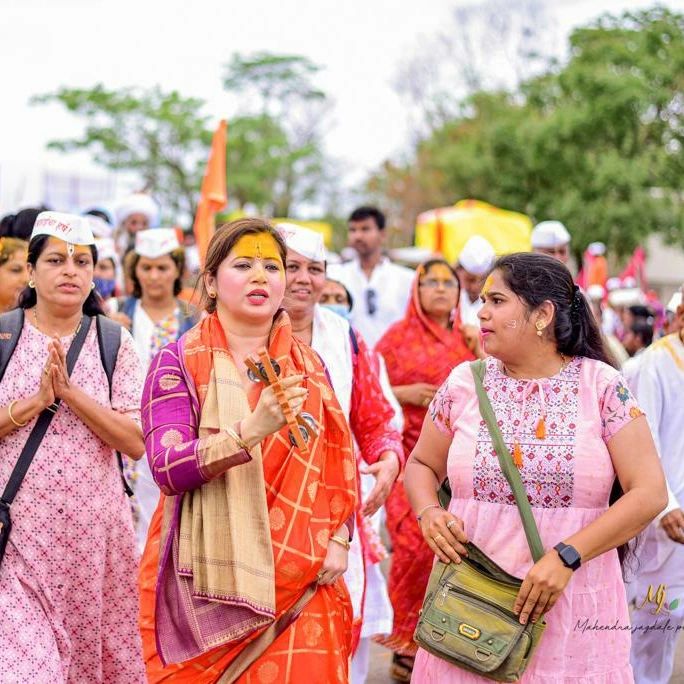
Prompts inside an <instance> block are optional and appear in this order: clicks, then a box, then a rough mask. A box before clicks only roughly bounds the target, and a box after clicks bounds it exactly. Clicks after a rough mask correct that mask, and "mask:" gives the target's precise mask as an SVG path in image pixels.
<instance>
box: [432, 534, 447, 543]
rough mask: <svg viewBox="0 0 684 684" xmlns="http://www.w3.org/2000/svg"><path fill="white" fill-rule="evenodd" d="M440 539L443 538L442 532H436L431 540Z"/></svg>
mask: <svg viewBox="0 0 684 684" xmlns="http://www.w3.org/2000/svg"><path fill="white" fill-rule="evenodd" d="M440 539H444V535H443V534H436V535H435V536H434V537H433V538H432V541H434V542H436V541H439V540H440Z"/></svg>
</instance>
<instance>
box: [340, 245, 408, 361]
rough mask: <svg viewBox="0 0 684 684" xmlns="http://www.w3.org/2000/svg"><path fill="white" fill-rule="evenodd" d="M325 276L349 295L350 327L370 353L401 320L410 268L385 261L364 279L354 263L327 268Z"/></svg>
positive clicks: (358, 265)
mask: <svg viewBox="0 0 684 684" xmlns="http://www.w3.org/2000/svg"><path fill="white" fill-rule="evenodd" d="M327 274H328V277H329V278H333V279H334V280H339V281H340V282H341V283H343V284H344V286H345V287H346V288H347V289H348V290H349V292H351V295H352V297H353V298H354V306H353V308H352V312H351V323H352V325H353V326H354V328H355V329H356V330H358V331H359V332H360V333H361V334H362V335H363V339H364V340H365V341H366V344H367V345H368V346H369V347H370V348H371V349H372V348H373V347H375V345H376V344H377V343H378V340H379V339H380V338H381V337H382V336H383V335H384V334H385V331H386V330H387V328H389V327H390V325H392V323H396V321H398V320H400V319H402V318H403V317H404V314H405V313H406V306H407V305H408V301H409V297H410V296H411V286H412V284H413V278H414V277H415V275H416V273H415V271H412V270H411V269H410V268H405V267H404V266H399V265H398V264H393V263H392V262H391V261H390V260H389V259H387V258H383V260H382V261H381V262H380V263H379V264H378V265H377V266H376V267H375V268H374V269H373V272H372V273H371V277H370V278H366V274H365V273H364V272H363V269H362V268H361V264H360V263H359V261H358V260H357V259H355V260H354V261H349V262H348V263H346V264H331V265H330V266H328V273H327ZM373 309H374V311H373V313H371V310H373Z"/></svg>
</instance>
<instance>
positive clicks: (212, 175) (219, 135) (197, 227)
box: [192, 120, 228, 266]
mask: <svg viewBox="0 0 684 684" xmlns="http://www.w3.org/2000/svg"><path fill="white" fill-rule="evenodd" d="M226 129H227V124H226V122H225V121H224V120H221V121H220V122H219V125H218V127H217V129H216V130H215V131H214V136H213V138H212V139H211V151H210V152H209V160H208V161H207V170H206V172H205V173H204V178H203V179H202V190H201V195H200V200H199V204H198V205H197V213H196V214H195V223H194V225H193V227H192V230H193V232H194V233H195V241H196V242H197V249H198V250H199V255H200V263H201V264H202V265H203V266H204V258H205V256H206V254H207V246H208V245H209V240H211V236H212V235H213V234H214V229H215V219H216V214H217V212H219V211H221V209H223V207H225V206H226V204H227V202H228V191H227V188H226Z"/></svg>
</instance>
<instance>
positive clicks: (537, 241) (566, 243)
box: [532, 221, 570, 266]
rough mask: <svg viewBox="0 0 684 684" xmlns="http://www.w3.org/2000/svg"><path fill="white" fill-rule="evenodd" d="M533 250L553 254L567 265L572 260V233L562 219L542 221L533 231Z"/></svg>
mask: <svg viewBox="0 0 684 684" xmlns="http://www.w3.org/2000/svg"><path fill="white" fill-rule="evenodd" d="M532 251H533V252H537V253H538V254H547V255H548V256H552V257H554V259H558V261H560V262H561V263H563V264H565V265H566V266H567V264H568V261H570V233H568V230H567V228H566V227H565V226H564V225H563V224H562V223H561V222H560V221H542V222H541V223H538V224H537V225H536V226H535V227H534V230H533V231H532Z"/></svg>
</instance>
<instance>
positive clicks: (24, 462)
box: [2, 316, 91, 506]
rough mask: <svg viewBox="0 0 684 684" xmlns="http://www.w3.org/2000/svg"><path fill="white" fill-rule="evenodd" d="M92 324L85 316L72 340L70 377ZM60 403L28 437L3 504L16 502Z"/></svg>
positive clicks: (44, 413)
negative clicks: (20, 488) (15, 499)
mask: <svg viewBox="0 0 684 684" xmlns="http://www.w3.org/2000/svg"><path fill="white" fill-rule="evenodd" d="M90 322H91V318H90V316H83V318H82V319H81V325H80V327H79V329H78V332H77V333H76V336H75V337H74V339H73V340H72V342H71V346H70V347H69V351H68V352H67V357H66V364H67V372H68V373H69V375H71V372H72V371H73V370H74V366H75V365H76V360H77V359H78V355H79V354H80V353H81V348H82V347H83V343H84V342H85V338H86V336H87V335H88V331H89V330H90ZM60 403H61V401H60V399H55V402H54V404H52V405H51V406H48V407H47V408H45V409H43V410H42V411H41V413H40V415H39V416H38V420H37V421H36V424H35V425H34V426H33V429H32V430H31V434H30V435H29V436H28V439H27V440H26V444H24V448H23V449H22V450H21V454H20V455H19V458H18V459H17V463H16V465H15V466H14V470H13V471H12V474H11V475H10V478H9V480H8V482H7V485H6V486H5V491H4V492H3V493H2V503H3V504H5V505H6V506H9V505H11V503H12V502H13V501H14V497H15V496H16V495H17V492H18V491H19V487H21V483H22V482H23V481H24V478H25V477H26V473H27V472H28V469H29V467H30V465H31V462H32V461H33V457H34V456H35V455H36V451H38V447H39V446H40V443H41V442H42V441H43V437H44V436H45V433H46V432H47V429H48V427H49V426H50V423H51V422H52V418H53V417H54V415H55V413H57V409H58V408H59V405H60Z"/></svg>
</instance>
